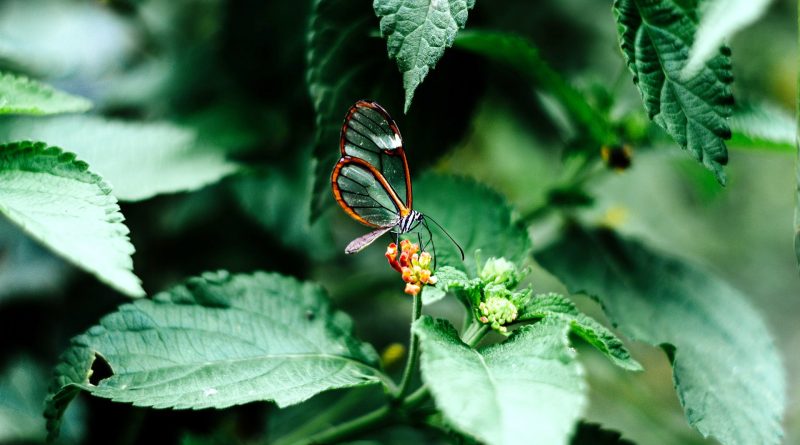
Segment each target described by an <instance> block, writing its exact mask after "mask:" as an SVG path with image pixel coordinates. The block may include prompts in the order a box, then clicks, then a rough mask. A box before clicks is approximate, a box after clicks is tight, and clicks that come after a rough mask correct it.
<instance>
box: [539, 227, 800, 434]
mask: <svg viewBox="0 0 800 445" xmlns="http://www.w3.org/2000/svg"><path fill="white" fill-rule="evenodd" d="M538 258H539V260H540V262H541V263H542V265H543V266H545V267H546V268H547V269H549V270H550V271H551V272H553V273H554V274H555V275H556V276H558V277H559V278H561V279H562V280H563V281H564V282H565V283H566V284H567V286H568V287H569V288H570V289H571V291H574V292H586V293H589V294H591V295H593V296H596V297H597V298H598V299H599V300H600V301H601V303H602V304H603V306H604V308H605V309H606V312H607V313H608V315H609V317H610V318H611V320H612V321H613V322H614V323H615V324H616V325H617V326H618V327H619V329H620V330H621V331H622V332H623V333H625V334H627V335H628V336H630V337H631V338H633V339H636V340H640V341H644V342H647V343H650V344H652V345H659V346H662V347H663V348H664V350H665V351H666V352H667V354H668V355H669V357H670V359H671V361H672V366H673V373H674V381H675V387H676V389H677V391H678V396H679V398H680V401H681V404H682V405H683V407H684V411H685V412H686V417H687V418H688V420H689V423H690V424H691V425H693V426H694V427H695V428H697V430H698V431H700V432H701V433H702V434H703V435H704V436H714V437H715V438H717V439H718V440H719V441H720V442H722V443H724V444H742V445H744V444H754V443H760V444H777V443H778V442H779V441H780V437H781V435H782V430H781V418H782V416H783V412H784V409H785V402H786V401H785V391H786V387H785V385H786V384H785V381H784V379H785V377H784V372H783V368H782V366H781V359H780V356H779V355H778V352H777V350H776V348H775V345H774V343H773V340H772V337H771V336H770V334H769V331H768V330H767V327H766V326H765V324H764V322H763V320H762V319H761V318H760V317H759V315H758V313H757V312H756V311H755V309H754V308H753V307H752V306H751V305H750V304H749V303H748V302H747V299H746V298H745V297H744V295H742V294H741V293H740V292H739V291H737V290H736V289H734V288H733V287H731V286H730V285H729V284H727V283H726V282H724V281H723V280H721V279H720V278H718V277H716V276H714V275H712V274H710V273H708V272H706V271H704V270H702V269H700V268H698V267H696V266H692V265H690V264H688V263H686V262H683V261H680V260H677V259H674V258H670V257H668V256H665V255H663V254H660V253H658V252H655V251H652V250H650V249H648V248H647V247H645V246H643V245H642V244H639V243H637V242H633V241H629V240H625V239H622V238H620V237H618V236H617V235H616V234H614V233H613V232H611V231H608V230H594V231H587V230H585V229H582V228H579V227H576V226H573V227H571V228H570V229H569V230H567V232H566V233H564V235H563V237H562V238H561V240H560V241H559V242H557V243H556V244H555V245H553V246H551V247H549V248H548V249H547V250H546V251H544V252H543V253H542V254H540V255H539V256H538Z"/></svg>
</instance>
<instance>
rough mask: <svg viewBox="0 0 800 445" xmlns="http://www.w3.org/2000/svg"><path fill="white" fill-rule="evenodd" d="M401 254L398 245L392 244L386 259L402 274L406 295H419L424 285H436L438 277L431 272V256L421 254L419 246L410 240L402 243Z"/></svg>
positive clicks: (425, 253) (387, 250) (426, 253)
mask: <svg viewBox="0 0 800 445" xmlns="http://www.w3.org/2000/svg"><path fill="white" fill-rule="evenodd" d="M399 253H400V254H399V255H398V250H397V244H395V243H391V244H389V247H387V248H386V259H387V260H389V265H391V266H392V268H393V269H394V270H396V271H398V272H400V274H401V276H402V278H403V281H405V282H406V288H405V293H407V294H409V295H417V294H419V293H420V291H421V290H422V286H424V285H434V284H436V281H437V280H436V277H435V276H434V275H433V271H432V270H431V260H432V259H433V258H432V257H431V254H429V253H428V252H420V251H419V244H416V243H412V242H411V241H409V240H402V241H400V252H399Z"/></svg>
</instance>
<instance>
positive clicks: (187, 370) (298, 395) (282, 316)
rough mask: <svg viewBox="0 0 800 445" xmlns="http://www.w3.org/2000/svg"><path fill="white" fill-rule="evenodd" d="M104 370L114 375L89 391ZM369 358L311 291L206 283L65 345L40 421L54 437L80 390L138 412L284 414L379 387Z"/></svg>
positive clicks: (368, 350) (234, 281) (111, 319)
mask: <svg viewBox="0 0 800 445" xmlns="http://www.w3.org/2000/svg"><path fill="white" fill-rule="evenodd" d="M98 360H104V361H105V362H106V363H107V364H108V366H109V367H110V369H111V372H112V375H111V376H109V377H107V378H105V379H103V380H100V381H99V382H90V380H89V377H90V376H91V375H92V373H93V367H94V365H95V362H96V361H98ZM377 363H378V356H377V354H376V353H375V351H374V349H372V347H371V346H369V345H368V344H366V343H362V342H361V341H359V340H357V339H356V338H355V337H354V336H353V334H352V322H351V320H350V318H349V317H348V316H347V315H345V314H344V313H342V312H339V311H335V310H333V309H332V308H331V307H330V304H329V301H328V298H327V295H326V293H325V292H324V291H323V290H322V289H321V288H320V287H319V286H317V285H314V284H311V283H301V282H298V281H296V280H294V279H292V278H288V277H284V276H281V275H278V274H269V273H263V272H259V273H255V274H252V275H231V274H229V273H227V272H215V273H206V274H203V275H202V276H200V277H195V278H191V279H189V280H188V281H187V282H186V283H185V284H182V285H178V286H176V287H174V288H172V289H171V290H169V291H166V292H162V293H160V294H158V295H156V296H154V297H153V299H152V300H139V301H136V302H135V303H132V304H126V305H123V306H121V307H120V308H119V309H118V310H117V311H116V312H113V313H111V314H109V315H107V316H105V317H103V318H102V319H101V320H100V324H98V325H97V326H94V327H92V328H90V329H89V330H87V331H86V332H85V333H84V334H82V335H79V336H77V337H75V338H74V339H73V340H72V345H71V347H70V348H69V349H68V350H67V351H66V352H65V353H64V354H63V356H62V358H61V362H60V363H59V364H58V366H57V367H56V373H55V374H56V377H55V381H54V382H53V385H52V386H51V391H50V396H49V397H48V401H47V406H46V410H45V416H46V417H47V418H48V419H49V424H48V428H49V429H50V431H51V432H52V433H56V432H57V429H58V423H59V419H60V417H61V415H62V414H63V411H64V409H65V408H66V406H67V405H68V403H69V402H70V401H71V400H72V399H73V398H74V396H75V395H76V394H77V393H78V392H79V391H80V390H85V391H88V392H90V393H91V394H93V395H95V396H99V397H104V398H108V399H112V400H114V401H117V402H127V403H133V404H134V405H137V406H150V407H154V408H174V409H201V408H225V407H228V406H231V405H238V404H243V403H248V402H253V401H259V400H260V401H274V402H275V403H276V404H277V405H278V406H280V407H284V406H288V405H293V404H296V403H300V402H302V401H304V400H306V399H308V398H309V397H311V396H313V395H315V394H317V393H319V392H322V391H326V390H329V389H334V388H345V387H351V386H358V385H366V384H373V383H378V382H380V381H381V379H382V374H381V372H380V371H378V370H377V369H376V366H377Z"/></svg>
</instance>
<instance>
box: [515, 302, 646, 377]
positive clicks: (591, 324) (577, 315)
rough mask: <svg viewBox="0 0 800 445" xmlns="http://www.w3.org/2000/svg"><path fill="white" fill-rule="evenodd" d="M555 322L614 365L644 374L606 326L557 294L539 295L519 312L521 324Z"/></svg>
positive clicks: (518, 319)
mask: <svg viewBox="0 0 800 445" xmlns="http://www.w3.org/2000/svg"><path fill="white" fill-rule="evenodd" d="M540 318H544V319H547V318H555V319H558V320H563V321H565V322H567V323H568V324H569V326H570V328H571V329H572V332H573V333H575V334H576V335H577V336H579V337H581V338H582V339H584V340H586V342H587V343H589V344H590V345H592V346H594V347H595V348H597V349H598V350H599V351H600V352H602V353H603V354H605V356H606V357H608V358H609V360H611V362H612V363H614V364H615V365H617V366H619V367H620V368H623V369H627V370H630V371H641V370H642V365H640V364H639V362H637V361H636V360H635V359H634V358H633V357H631V354H630V352H628V350H627V349H626V348H625V345H624V344H623V343H622V341H621V340H620V339H619V338H617V336H616V335H614V333H613V332H611V331H610V330H608V329H606V327H605V326H603V325H601V324H600V323H598V322H597V321H596V320H594V319H593V318H591V317H589V316H587V315H585V314H583V313H581V312H580V311H578V308H577V307H575V304H574V303H573V302H572V301H570V300H569V299H567V298H566V297H564V296H563V295H559V294H556V293H552V292H551V293H548V294H540V295H536V296H534V297H533V298H531V299H530V300H528V301H527V303H526V304H525V306H523V307H521V308H519V316H518V318H517V321H525V320H532V319H540Z"/></svg>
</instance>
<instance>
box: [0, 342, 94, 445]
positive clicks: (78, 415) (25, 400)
mask: <svg viewBox="0 0 800 445" xmlns="http://www.w3.org/2000/svg"><path fill="white" fill-rule="evenodd" d="M46 394H47V370H46V369H45V368H44V366H42V365H41V364H40V363H38V362H36V361H34V360H32V359H31V358H29V357H25V356H22V357H15V358H14V360H12V361H10V362H9V365H8V366H7V367H5V369H3V370H2V372H1V373H0V443H6V444H11V443H34V442H42V441H44V439H45V434H46V431H45V422H44V418H43V417H42V399H43V398H44V397H45V395H46ZM82 414H83V412H82V410H72V411H71V412H70V413H69V415H68V416H67V417H69V419H65V427H66V428H64V430H65V434H64V439H66V440H65V441H64V442H66V443H79V441H80V439H81V438H82V436H83V435H84V431H83V428H82V426H83V425H82V423H81V421H82V420H83V419H82V417H83V416H82Z"/></svg>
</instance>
